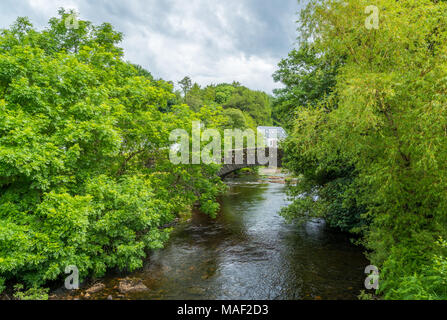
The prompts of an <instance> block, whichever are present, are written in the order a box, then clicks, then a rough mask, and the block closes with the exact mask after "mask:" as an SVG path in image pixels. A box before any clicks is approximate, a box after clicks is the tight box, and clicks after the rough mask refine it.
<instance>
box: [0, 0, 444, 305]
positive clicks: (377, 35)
mask: <svg viewBox="0 0 447 320" xmlns="http://www.w3.org/2000/svg"><path fill="white" fill-rule="evenodd" d="M374 3H375V5H377V6H378V7H379V8H380V10H381V15H380V27H379V29H373V30H370V29H367V28H365V18H366V15H365V14H364V11H365V7H366V6H367V5H370V3H369V2H368V1H364V0H350V1H348V2H347V3H345V2H344V1H339V0H312V1H310V3H309V4H308V6H307V7H306V9H304V10H303V11H302V12H301V14H300V16H299V32H298V34H299V38H298V41H297V44H296V48H295V49H294V50H293V51H292V52H290V54H289V56H288V57H287V58H285V59H284V60H282V61H281V62H280V63H279V68H278V71H277V72H276V73H275V74H274V75H273V77H274V79H275V80H276V81H277V82H279V83H282V84H283V86H282V89H278V90H276V91H275V92H274V96H269V95H268V94H266V93H263V92H260V91H254V90H251V89H249V88H246V87H244V86H243V85H241V84H240V83H237V82H233V83H231V84H211V85H208V86H206V87H201V86H199V85H198V84H196V83H194V82H193V80H192V79H191V78H189V77H185V78H184V79H182V80H180V81H178V83H176V87H177V88H179V89H178V90H175V89H174V84H173V83H172V82H168V81H165V80H162V79H155V78H154V76H153V75H152V74H151V73H150V71H148V70H145V69H144V68H142V67H141V66H138V65H135V64H132V63H131V62H127V61H125V60H124V58H123V56H124V53H123V50H122V49H121V48H120V47H119V43H120V42H121V40H122V38H123V35H122V34H121V33H119V32H117V31H115V30H114V29H113V27H112V26H111V25H110V24H107V23H105V24H102V25H93V24H92V23H90V22H88V21H79V28H77V29H73V28H67V26H66V24H65V23H64V22H65V19H66V18H67V17H68V16H69V14H71V13H72V12H68V11H65V10H63V9H61V10H60V12H59V16H58V17H57V18H52V19H51V20H50V21H49V25H48V27H47V28H46V29H45V30H42V31H38V30H36V29H35V28H34V27H33V25H32V24H31V22H30V21H29V20H28V19H27V18H18V19H17V21H16V23H15V24H14V25H13V26H11V27H10V28H9V29H7V30H2V31H1V34H0V292H1V291H3V290H13V291H15V297H16V298H21V299H26V298H34V299H36V298H40V299H42V298H46V297H47V293H48V289H46V288H49V287H50V286H51V285H52V283H54V282H55V281H59V282H60V283H62V282H61V281H62V279H63V278H64V276H65V273H64V271H65V268H66V266H69V265H76V266H77V267H78V268H79V271H80V274H81V278H82V280H85V279H88V278H89V277H101V276H103V275H105V273H106V272H107V271H109V270H121V271H134V270H136V269H138V268H141V267H142V265H143V261H144V259H145V257H146V256H147V253H148V252H149V251H150V250H154V249H159V248H162V247H163V245H164V243H165V242H166V241H167V239H168V238H169V234H170V232H171V230H172V229H171V228H170V227H169V226H172V223H173V222H174V221H176V219H179V218H180V219H182V218H183V219H185V218H187V217H188V216H189V214H190V212H191V209H192V208H193V207H194V206H198V207H199V208H200V210H201V211H202V212H203V213H204V214H208V215H210V216H211V217H216V214H217V213H218V211H219V204H218V202H217V201H216V199H217V197H218V195H219V194H220V193H222V192H223V191H224V190H225V185H224V184H223V182H222V181H221V180H220V179H219V178H218V177H217V175H216V173H217V172H218V170H219V166H217V165H199V166H197V165H173V164H172V163H171V162H170V161H169V158H168V153H169V145H170V141H169V134H170V132H171V131H172V130H174V129H177V128H182V129H186V130H188V131H191V123H192V121H197V120H200V121H202V122H203V123H204V124H205V125H206V127H207V128H216V129H218V130H224V129H227V128H240V129H245V128H252V129H255V128H256V127H257V126H259V125H273V124H275V125H282V126H283V127H284V128H286V129H287V131H288V133H289V137H288V138H287V140H286V141H285V142H284V143H283V145H282V147H283V148H284V151H285V156H286V159H285V165H286V168H287V169H288V170H289V171H290V172H291V173H292V174H294V175H295V176H296V177H298V182H297V183H296V184H293V185H290V186H289V187H288V192H289V196H290V197H291V199H292V200H293V203H292V205H291V206H290V207H288V208H285V209H284V210H283V211H282V215H283V216H284V217H285V218H286V219H287V220H288V221H307V220H308V219H311V218H316V217H318V218H324V219H325V220H326V221H327V222H328V224H329V225H330V226H331V227H333V228H335V229H338V230H339V231H341V232H349V233H352V235H353V236H352V238H353V239H355V241H356V244H357V245H359V246H363V247H364V248H365V252H366V254H367V257H368V258H369V260H370V261H371V264H373V265H376V266H377V267H378V268H379V269H380V271H381V274H380V289H379V290H378V291H377V292H375V294H376V297H379V298H381V299H447V242H446V239H447V214H446V212H447V211H446V210H447V162H446V159H447V143H446V142H447V95H446V90H447V82H446V79H447V55H446V52H447V50H446V49H447V41H446V40H447V5H446V3H445V2H443V1H436V0H410V1H394V0H376V1H374ZM11 288H14V289H11ZM362 298H372V296H368V295H367V294H363V295H362Z"/></svg>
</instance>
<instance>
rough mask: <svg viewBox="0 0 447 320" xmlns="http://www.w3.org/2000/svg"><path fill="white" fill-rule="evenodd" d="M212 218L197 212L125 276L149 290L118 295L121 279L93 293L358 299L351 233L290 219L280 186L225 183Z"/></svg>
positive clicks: (358, 260) (359, 279)
mask: <svg viewBox="0 0 447 320" xmlns="http://www.w3.org/2000/svg"><path fill="white" fill-rule="evenodd" d="M228 184H229V187H230V188H229V191H228V193H227V194H226V195H224V196H223V197H222V198H221V200H220V202H221V212H220V214H219V215H218V218H217V219H211V218H209V217H207V216H205V215H203V214H200V213H198V212H196V213H194V214H193V217H192V220H191V221H190V222H187V223H183V224H180V225H178V226H177V227H176V228H175V230H174V232H173V233H172V236H171V239H170V241H169V243H168V244H167V245H166V247H165V249H162V250H159V251H157V252H154V253H152V254H151V255H150V257H149V258H148V260H147V262H146V264H145V267H144V268H143V270H141V271H139V272H136V273H133V274H132V275H128V276H129V277H131V278H136V279H141V280H142V282H143V283H144V284H145V285H146V286H147V287H148V288H149V290H147V291H145V292H143V293H135V294H128V295H125V296H123V295H121V296H119V292H118V291H117V285H118V282H119V280H120V279H121V278H120V277H119V276H116V275H114V276H112V275H109V276H108V277H107V278H105V279H104V281H103V283H104V284H105V285H106V289H105V290H103V291H102V292H101V293H98V294H97V295H94V296H92V297H91V298H94V299H95V298H96V299H104V298H106V297H107V296H110V295H111V296H113V298H114V299H115V298H116V297H118V298H121V299H193V300H196V299H249V300H251V299H256V300H264V299H287V300H289V299H312V300H315V299H317V300H319V299H356V298H357V296H358V295H359V293H360V290H362V289H364V287H363V283H364V279H365V277H366V275H364V269H365V267H366V266H367V265H368V261H367V260H366V259H365V257H364V255H363V254H362V250H361V249H360V248H358V247H356V246H354V245H353V244H351V243H350V241H349V237H348V236H347V235H344V234H340V233H337V232H335V231H333V230H330V229H328V228H327V227H326V226H325V223H324V221H321V220H320V221H319V220H314V221H310V222H308V223H306V224H305V225H298V224H287V223H286V222H285V221H284V219H283V218H282V217H281V216H279V215H278V212H279V211H280V209H281V208H282V207H284V206H287V204H288V202H287V197H286V195H285V186H284V185H283V184H277V183H271V182H268V181H259V178H254V179H244V180H240V181H238V180H231V181H228Z"/></svg>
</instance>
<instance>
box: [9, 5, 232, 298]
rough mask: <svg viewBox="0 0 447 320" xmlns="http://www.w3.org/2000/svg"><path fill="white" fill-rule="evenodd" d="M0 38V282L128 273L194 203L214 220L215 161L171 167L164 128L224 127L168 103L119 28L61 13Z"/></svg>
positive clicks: (210, 113) (165, 90)
mask: <svg viewBox="0 0 447 320" xmlns="http://www.w3.org/2000/svg"><path fill="white" fill-rule="evenodd" d="M59 14H60V15H59V17H57V18H52V19H51V20H50V24H49V27H48V28H47V29H45V30H43V31H37V30H35V29H34V28H33V27H32V25H31V24H30V23H29V21H28V20H27V19H24V18H22V19H19V20H18V21H17V22H16V23H15V24H14V26H13V27H12V28H10V29H7V30H2V32H1V34H0V289H1V290H3V289H4V286H5V283H7V284H9V283H14V282H19V283H23V284H25V285H26V286H27V287H28V288H30V287H32V288H35V287H39V286H42V285H45V284H46V283H48V282H49V281H52V280H56V279H60V278H61V277H63V276H64V275H65V274H64V271H65V267H67V266H70V265H76V266H77V267H78V269H79V271H80V276H81V279H85V278H86V277H87V276H101V275H104V273H105V272H106V271H107V270H110V269H120V270H130V271H132V270H136V269H137V268H140V267H141V266H142V264H143V260H144V258H145V257H146V253H147V251H149V250H152V249H158V248H161V247H162V246H163V244H164V243H165V241H166V240H167V239H168V237H169V234H170V231H171V229H169V228H166V227H165V226H166V225H169V224H170V223H172V222H173V221H174V219H176V217H179V216H180V215H182V214H183V215H184V214H185V213H188V212H189V211H190V208H191V207H193V205H195V204H198V205H199V206H200V208H201V210H202V211H203V212H204V213H206V214H209V215H210V216H213V217H215V215H216V213H217V211H218V209H219V204H218V203H217V201H216V197H217V195H218V194H219V193H220V192H222V191H223V187H224V186H223V183H222V182H221V181H220V179H219V177H217V171H218V170H219V167H218V166H215V165H209V166H206V165H203V166H189V165H174V164H172V163H171V162H170V161H169V157H168V156H169V146H170V145H171V141H170V140H169V136H170V132H172V131H173V130H174V129H177V128H185V129H187V130H189V132H191V123H192V121H194V120H201V121H203V122H206V123H207V125H208V126H209V127H212V128H217V129H220V130H223V128H224V126H225V124H226V118H225V116H224V115H223V111H222V110H221V109H213V110H210V109H209V108H205V107H203V108H201V109H200V110H199V111H198V112H194V111H193V110H191V109H190V108H189V107H188V106H185V105H180V106H178V105H175V104H172V101H173V100H175V99H176V96H175V94H174V93H173V86H172V84H169V83H167V82H165V81H162V80H157V81H155V80H153V79H152V77H151V76H150V73H149V72H148V71H146V70H144V69H142V68H140V67H135V66H134V65H132V64H131V63H128V62H125V61H123V51H122V49H121V48H119V47H118V46H117V44H118V43H119V41H120V40H121V37H122V36H121V33H119V32H116V31H115V30H114V29H113V28H112V26H111V25H110V24H102V25H100V26H95V25H93V24H92V23H90V22H88V21H79V26H80V28H79V29H78V30H72V29H69V28H66V25H65V23H64V19H66V17H67V15H68V13H67V12H66V11H64V10H60V12H59Z"/></svg>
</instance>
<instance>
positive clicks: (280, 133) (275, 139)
mask: <svg viewBox="0 0 447 320" xmlns="http://www.w3.org/2000/svg"><path fill="white" fill-rule="evenodd" d="M258 135H259V136H261V137H264V138H265V144H266V146H267V147H269V148H277V147H278V145H279V143H280V142H281V141H283V140H284V139H286V138H287V133H286V131H285V130H284V129H283V128H281V127H258Z"/></svg>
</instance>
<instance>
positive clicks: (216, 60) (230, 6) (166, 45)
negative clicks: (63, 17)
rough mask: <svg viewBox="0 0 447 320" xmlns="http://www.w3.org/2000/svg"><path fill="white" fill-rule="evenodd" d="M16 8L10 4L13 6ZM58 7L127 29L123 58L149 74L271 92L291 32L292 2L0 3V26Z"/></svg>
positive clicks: (39, 22)
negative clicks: (19, 17) (71, 9)
mask: <svg viewBox="0 0 447 320" xmlns="http://www.w3.org/2000/svg"><path fill="white" fill-rule="evenodd" d="M13 3H14V4H15V5H11V4H13ZM59 7H65V8H73V9H76V10H78V11H79V12H80V16H81V18H82V19H87V20H91V21H93V22H94V23H97V24H98V23H102V22H110V23H112V24H113V25H114V26H115V28H116V29H117V30H119V31H122V32H124V34H125V39H124V41H123V44H122V46H123V47H124V49H125V53H126V59H128V60H130V61H132V62H133V63H137V64H140V65H142V66H144V67H145V68H147V69H148V70H149V71H151V72H152V73H153V74H154V76H156V77H161V78H163V79H166V80H172V81H175V82H177V81H178V80H180V79H181V78H183V77H184V76H186V75H188V76H190V77H191V78H192V79H193V80H194V81H196V82H198V83H199V84H200V85H207V84H210V83H220V82H232V81H239V82H241V83H242V84H243V85H245V86H247V87H250V88H252V89H258V90H264V91H267V92H271V90H272V89H273V88H274V87H277V86H278V85H277V84H275V83H274V82H273V79H272V73H273V72H274V71H275V70H276V65H277V63H278V62H279V60H280V59H281V58H283V57H285V56H286V55H287V52H288V51H289V50H290V49H291V47H292V45H293V43H291V39H293V38H294V34H295V20H296V15H295V11H297V10H298V3H297V1H296V0H281V2H278V1H277V0H262V1H261V0H227V1H225V2H223V1H220V0H190V1H183V0H163V1H161V0H128V1H125V2H122V1H119V0H96V1H93V0H90V1H89V0H78V1H76V0H53V1H48V0H16V1H11V0H2V2H1V3H0V12H1V13H0V18H2V19H1V20H0V21H1V22H0V27H8V26H9V25H10V24H11V23H12V22H13V21H14V20H15V18H16V17H17V16H24V15H26V16H29V17H30V18H31V19H32V21H33V23H35V25H36V26H39V27H43V26H45V25H46V22H47V21H48V19H49V18H50V17H52V16H55V15H56V14H57V9H58V8H59Z"/></svg>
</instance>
